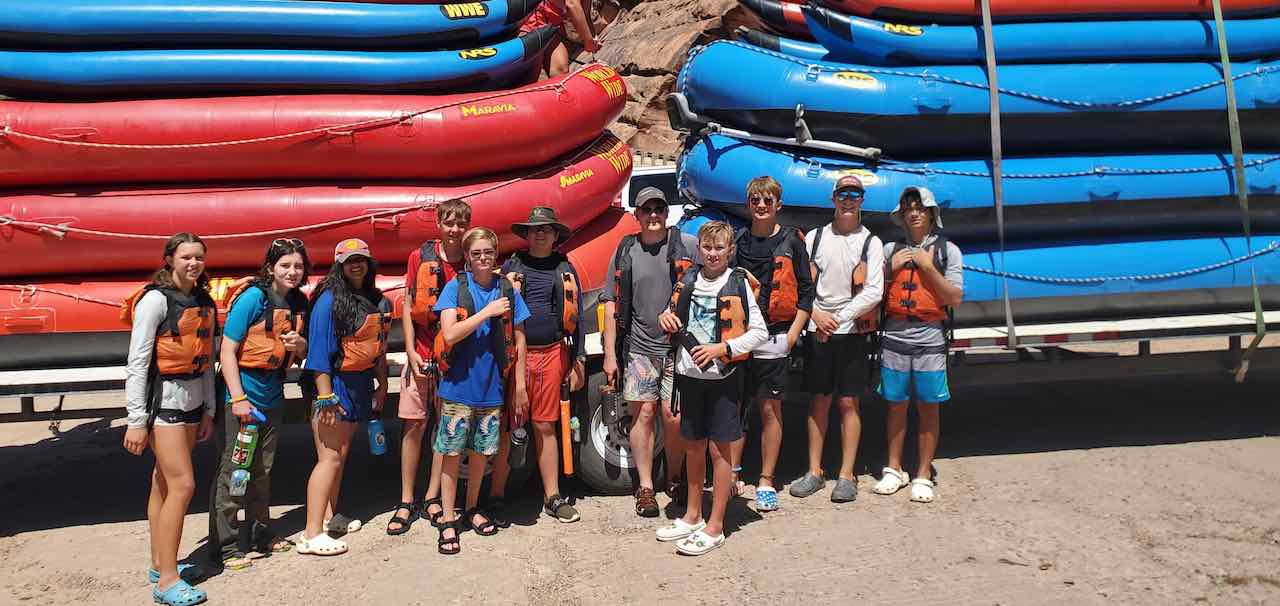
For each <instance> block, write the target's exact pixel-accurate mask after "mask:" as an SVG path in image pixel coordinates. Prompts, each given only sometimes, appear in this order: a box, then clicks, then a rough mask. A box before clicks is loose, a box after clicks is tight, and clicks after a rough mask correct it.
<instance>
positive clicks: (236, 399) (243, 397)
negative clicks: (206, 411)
mask: <svg viewBox="0 0 1280 606" xmlns="http://www.w3.org/2000/svg"><path fill="white" fill-rule="evenodd" d="M248 399H249V396H247V395H244V394H241V396H240V397H238V398H231V403H232V404H239V403H240V402H244V401H246V400H248Z"/></svg>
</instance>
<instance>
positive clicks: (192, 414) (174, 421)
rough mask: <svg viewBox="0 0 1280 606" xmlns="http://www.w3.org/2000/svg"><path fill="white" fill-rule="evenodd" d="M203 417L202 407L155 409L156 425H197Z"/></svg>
mask: <svg viewBox="0 0 1280 606" xmlns="http://www.w3.org/2000/svg"><path fill="white" fill-rule="evenodd" d="M203 419H204V407H203V406H200V407H197V408H195V409H193V410H176V409H173V408H161V409H160V410H158V411H156V422H155V424H156V425H199V424H200V421H201V420H203Z"/></svg>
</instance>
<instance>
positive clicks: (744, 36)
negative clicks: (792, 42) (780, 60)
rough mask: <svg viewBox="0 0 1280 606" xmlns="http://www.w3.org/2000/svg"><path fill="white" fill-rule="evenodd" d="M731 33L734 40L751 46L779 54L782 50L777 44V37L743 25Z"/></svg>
mask: <svg viewBox="0 0 1280 606" xmlns="http://www.w3.org/2000/svg"><path fill="white" fill-rule="evenodd" d="M733 33H734V37H735V38H737V39H738V40H741V41H743V42H746V43H747V44H750V45H752V46H758V47H760V48H763V49H765V50H771V51H774V52H781V50H782V45H781V44H780V43H779V42H778V36H775V35H774V34H769V33H765V32H762V31H760V30H758V29H751V28H749V27H746V26H744V25H739V26H738V29H736V30H734V31H733Z"/></svg>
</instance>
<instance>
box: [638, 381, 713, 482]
mask: <svg viewBox="0 0 1280 606" xmlns="http://www.w3.org/2000/svg"><path fill="white" fill-rule="evenodd" d="M659 406H661V407H662V449H663V455H664V456H665V457H666V459H667V485H668V486H669V485H670V484H671V482H672V481H673V480H675V479H677V478H678V477H679V476H680V468H681V467H682V466H684V461H685V451H686V449H687V445H686V441H685V439H684V438H683V437H681V435H680V415H672V414H671V405H670V403H666V402H664V403H661V404H659ZM650 458H652V457H650ZM698 482H699V484H698V485H699V486H701V485H702V484H701V483H702V478H701V477H699V478H698ZM701 490H702V489H701V488H699V489H698V492H691V493H689V494H690V495H695V494H701Z"/></svg>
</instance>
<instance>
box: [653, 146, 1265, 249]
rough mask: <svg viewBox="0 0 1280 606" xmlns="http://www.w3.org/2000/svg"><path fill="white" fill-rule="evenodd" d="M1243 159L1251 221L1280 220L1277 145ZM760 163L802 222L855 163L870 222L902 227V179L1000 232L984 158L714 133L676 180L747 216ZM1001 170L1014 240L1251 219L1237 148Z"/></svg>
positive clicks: (948, 220) (950, 225) (967, 225)
mask: <svg viewBox="0 0 1280 606" xmlns="http://www.w3.org/2000/svg"><path fill="white" fill-rule="evenodd" d="M1245 162H1246V166H1247V168H1246V171H1245V175H1246V179H1247V182H1248V186H1249V196H1250V211H1251V215H1250V216H1251V219H1252V222H1253V225H1254V226H1255V228H1256V229H1259V230H1264V229H1270V230H1274V231H1280V155H1277V154H1246V155H1245ZM759 175H771V176H772V177H773V178H774V179H777V180H778V182H779V184H780V185H781V186H782V200H783V206H782V213H783V216H784V218H785V220H786V221H787V222H789V223H792V224H795V225H797V226H800V227H806V228H810V227H814V226H817V225H822V224H825V223H828V222H830V220H831V212H832V205H831V190H832V188H833V187H834V186H835V182H836V180H837V179H839V178H840V177H842V176H844V175H853V176H856V177H858V178H859V179H860V180H861V181H862V183H863V185H864V186H865V187H866V198H865V200H864V202H863V206H862V207H863V210H864V211H867V212H866V213H864V222H866V223H867V224H868V225H869V226H871V227H872V229H873V230H876V231H880V230H893V229H897V228H895V227H894V226H893V225H892V223H890V222H889V220H888V216H887V213H888V212H889V211H891V210H892V209H893V208H894V207H895V206H896V205H897V202H898V196H899V195H901V193H902V190H903V189H905V188H907V187H911V186H917V187H927V188H929V189H930V190H931V191H932V192H933V194H934V197H935V199H937V201H938V203H939V204H940V205H941V206H942V207H943V208H944V211H943V214H944V218H945V224H946V227H947V232H948V233H949V234H951V235H952V236H953V237H955V238H957V239H963V240H966V241H979V240H982V241H994V240H996V238H997V237H998V232H997V231H996V217H995V203H994V200H993V198H992V193H991V192H992V184H991V177H990V169H989V165H988V163H987V162H986V161H983V160H948V161H937V162H927V163H883V164H879V165H876V164H867V163H863V162H858V161H851V160H849V159H843V158H836V157H832V156H822V155H814V154H798V153H795V152H794V151H786V150H781V149H773V148H769V147H765V146H761V145H758V144H755V143H749V142H744V141H740V140H737V139H732V138H729V137H724V136H720V135H712V136H709V137H705V138H699V139H698V140H696V141H694V142H693V144H692V145H691V147H689V148H688V149H687V150H686V151H685V152H684V153H683V154H682V155H681V157H680V161H679V168H678V179H679V185H680V187H681V189H682V190H683V191H684V192H685V193H686V194H688V195H689V196H690V197H691V198H693V199H695V200H698V201H699V202H700V203H702V204H704V205H708V206H715V207H716V208H720V209H723V210H725V211H727V212H730V213H732V214H737V215H739V216H745V211H746V206H745V204H744V202H743V200H744V199H745V196H746V189H747V183H749V182H750V181H751V179H752V178H754V177H757V176H759ZM1003 176H1004V213H1005V235H1006V237H1007V238H1009V239H1010V240H1011V241H1013V240H1027V241H1039V240H1042V239H1044V238H1058V237H1068V236H1069V237H1098V236H1108V237H1116V236H1118V235H1124V234H1132V233H1135V232H1137V233H1153V234H1159V233H1162V234H1185V233H1196V234H1238V233H1241V230H1242V229H1243V228H1242V225H1241V217H1240V211H1239V207H1238V206H1237V203H1236V199H1235V188H1234V187H1233V185H1234V180H1233V168H1232V164H1231V157H1230V156H1229V155H1226V156H1224V155H1217V154H1166V155H1111V156H1074V157H1073V156H1051V157H1010V158H1005V160H1004V171H1003Z"/></svg>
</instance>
